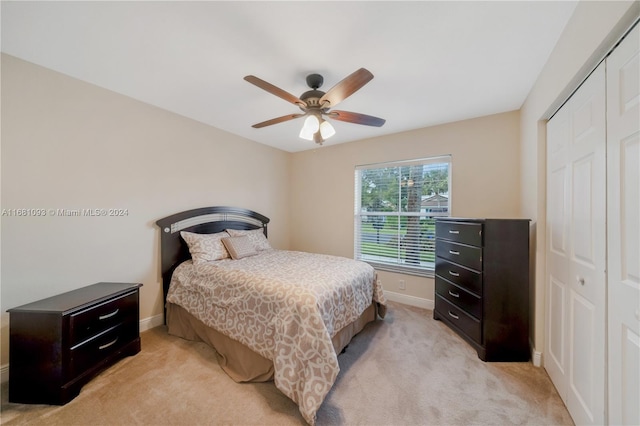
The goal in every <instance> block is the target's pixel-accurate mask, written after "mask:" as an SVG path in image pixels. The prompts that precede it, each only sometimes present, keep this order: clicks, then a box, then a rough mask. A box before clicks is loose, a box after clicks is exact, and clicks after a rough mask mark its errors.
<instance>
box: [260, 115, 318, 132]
mask: <svg viewBox="0 0 640 426" xmlns="http://www.w3.org/2000/svg"><path fill="white" fill-rule="evenodd" d="M304 115H305V114H289V115H283V116H282V117H278V118H272V119H271V120H267V121H263V122H262V123H258V124H254V125H253V126H251V127H253V128H255V129H259V128H261V127H266V126H271V125H272V124H278V123H282V122H285V121H289V120H293V119H294V118H298V117H302V116H304Z"/></svg>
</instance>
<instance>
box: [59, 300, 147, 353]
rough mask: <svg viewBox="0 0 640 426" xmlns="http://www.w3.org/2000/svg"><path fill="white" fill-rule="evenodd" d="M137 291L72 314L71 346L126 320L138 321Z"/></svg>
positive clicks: (70, 328) (70, 327)
mask: <svg viewBox="0 0 640 426" xmlns="http://www.w3.org/2000/svg"><path fill="white" fill-rule="evenodd" d="M137 317H138V291H137V290H136V291H135V292H132V293H129V294H124V295H122V296H120V297H118V298H116V299H112V300H109V301H107V302H104V303H102V304H99V305H96V306H92V307H90V308H87V309H85V310H83V311H80V312H77V313H74V314H72V315H71V316H70V318H69V332H70V334H71V335H70V344H71V346H73V345H76V344H78V343H81V342H82V341H84V340H85V339H88V338H90V337H92V336H95V335H97V334H99V333H101V332H103V331H105V330H107V329H109V328H111V327H114V326H116V325H117V324H120V323H122V322H124V321H126V320H131V319H133V321H137V320H138V318H137Z"/></svg>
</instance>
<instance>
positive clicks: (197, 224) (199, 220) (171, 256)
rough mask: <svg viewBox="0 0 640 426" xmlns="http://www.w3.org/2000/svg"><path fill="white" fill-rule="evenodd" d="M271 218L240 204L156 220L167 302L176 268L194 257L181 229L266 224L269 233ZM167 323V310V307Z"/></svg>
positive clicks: (205, 230)
mask: <svg viewBox="0 0 640 426" xmlns="http://www.w3.org/2000/svg"><path fill="white" fill-rule="evenodd" d="M268 223H269V218H268V217H266V216H263V215H261V214H260V213H256V212H254V211H251V210H247V209H242V208H237V207H225V206H217V207H202V208H199V209H192V210H187V211H184V212H180V213H176V214H173V215H171V216H167V217H165V218H162V219H160V220H158V221H156V225H158V226H159V227H160V269H161V271H162V292H163V296H164V297H163V305H166V302H167V293H168V291H169V284H170V283H171V275H172V274H173V271H174V269H176V267H178V265H180V264H181V263H182V262H184V261H185V260H189V259H191V254H190V253H189V248H188V247H187V243H186V242H185V241H184V240H183V239H182V237H181V236H180V231H186V232H194V233H196V234H214V233H216V232H222V231H224V230H225V229H242V230H248V229H258V228H262V230H263V232H264V235H265V237H266V236H267V224H268ZM165 323H166V311H165Z"/></svg>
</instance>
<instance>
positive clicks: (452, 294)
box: [449, 290, 460, 297]
mask: <svg viewBox="0 0 640 426" xmlns="http://www.w3.org/2000/svg"><path fill="white" fill-rule="evenodd" d="M449 294H450V295H451V296H453V297H460V294H459V293H454V292H452V291H451V290H449Z"/></svg>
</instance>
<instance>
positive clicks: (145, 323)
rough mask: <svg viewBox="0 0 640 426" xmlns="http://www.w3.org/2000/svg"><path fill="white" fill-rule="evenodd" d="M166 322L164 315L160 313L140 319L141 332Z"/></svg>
mask: <svg viewBox="0 0 640 426" xmlns="http://www.w3.org/2000/svg"><path fill="white" fill-rule="evenodd" d="M163 324H164V315H163V314H158V315H154V316H152V317H149V318H145V319H143V320H140V332H141V333H142V332H143V331H147V330H151V329H152V328H156V327H160V326H161V325H163Z"/></svg>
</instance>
